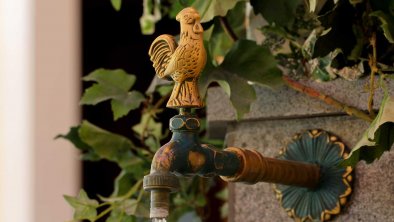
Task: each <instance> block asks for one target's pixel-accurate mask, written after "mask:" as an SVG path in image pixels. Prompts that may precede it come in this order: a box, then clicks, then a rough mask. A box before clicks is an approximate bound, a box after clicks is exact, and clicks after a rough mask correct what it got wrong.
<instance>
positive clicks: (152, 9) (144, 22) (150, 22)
mask: <svg viewBox="0 0 394 222" xmlns="http://www.w3.org/2000/svg"><path fill="white" fill-rule="evenodd" d="M143 7H144V11H143V14H142V16H141V17H140V27H141V32H142V34H144V35H151V34H153V33H154V32H155V24H156V22H158V21H159V20H160V19H161V12H160V4H159V3H157V2H156V3H155V4H153V0H143Z"/></svg>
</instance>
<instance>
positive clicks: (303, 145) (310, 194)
mask: <svg viewBox="0 0 394 222" xmlns="http://www.w3.org/2000/svg"><path fill="white" fill-rule="evenodd" d="M347 155H348V152H347V151H346V150H345V145H344V144H343V143H342V142H340V141H338V138H337V137H336V136H332V135H330V134H328V133H327V132H325V131H321V130H312V131H307V132H305V133H303V134H300V135H297V136H296V137H295V138H294V140H293V141H292V142H291V143H289V144H288V146H287V147H286V149H285V150H284V151H281V156H280V158H281V159H284V160H294V161H303V162H309V163H316V164H318V165H319V166H320V167H321V179H320V182H319V184H318V185H317V187H315V189H307V188H302V187H295V186H285V185H276V186H274V190H275V192H276V196H277V198H278V199H279V201H280V204H281V205H282V207H283V208H285V210H286V211H287V212H288V215H289V216H290V217H293V218H294V219H295V220H296V221H316V220H319V221H327V220H330V219H331V217H333V216H335V215H338V214H339V213H340V212H341V208H342V207H343V206H344V205H345V204H346V203H347V199H348V198H349V195H350V194H351V193H352V187H351V182H352V179H353V175H352V172H353V169H352V168H351V167H346V168H342V167H339V166H338V165H339V163H340V161H342V160H343V159H344V157H346V156H347Z"/></svg>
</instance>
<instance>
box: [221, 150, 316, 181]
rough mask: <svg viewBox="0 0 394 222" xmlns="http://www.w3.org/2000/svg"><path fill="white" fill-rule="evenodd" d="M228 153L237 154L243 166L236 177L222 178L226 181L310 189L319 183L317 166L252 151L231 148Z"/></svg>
mask: <svg viewBox="0 0 394 222" xmlns="http://www.w3.org/2000/svg"><path fill="white" fill-rule="evenodd" d="M226 151H228V152H233V153H235V154H236V155H237V156H238V158H239V159H240V160H241V166H240V168H239V170H238V172H237V173H236V174H235V175H233V176H227V177H225V176H222V177H221V178H222V179H223V180H225V181H228V182H244V183H248V184H254V183H257V182H270V183H278V184H284V185H292V186H301V187H308V188H314V187H316V186H317V184H318V183H319V179H320V167H319V166H318V165H316V164H310V163H303V162H297V161H290V160H280V159H274V158H265V157H263V155H261V154H260V153H259V152H257V151H255V150H250V149H242V148H236V147H229V148H227V149H226Z"/></svg>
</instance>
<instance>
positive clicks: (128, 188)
mask: <svg viewBox="0 0 394 222" xmlns="http://www.w3.org/2000/svg"><path fill="white" fill-rule="evenodd" d="M127 174H128V173H127V172H126V171H122V172H121V173H120V174H119V176H118V177H117V179H116V181H115V183H116V182H117V181H119V180H118V178H120V177H121V178H125V179H124V182H125V183H124V184H123V185H124V187H122V188H121V189H124V190H123V191H120V190H116V188H117V187H115V191H114V192H113V194H112V195H111V197H103V196H100V195H99V198H100V200H101V201H103V202H119V201H123V200H125V199H128V198H130V196H132V195H134V194H136V193H137V191H138V189H140V188H141V184H142V179H139V180H138V181H137V182H135V183H131V181H135V179H134V178H132V177H129V178H127ZM125 176H126V177H125ZM141 178H142V177H141ZM126 179H129V182H127V181H126ZM115 185H116V184H115ZM141 191H142V190H141Z"/></svg>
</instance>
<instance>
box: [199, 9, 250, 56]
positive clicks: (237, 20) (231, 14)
mask: <svg viewBox="0 0 394 222" xmlns="http://www.w3.org/2000/svg"><path fill="white" fill-rule="evenodd" d="M245 10H246V9H245V2H239V3H237V4H236V5H235V7H234V8H233V9H231V10H229V11H228V13H227V15H226V18H227V21H228V23H229V26H230V27H231V28H232V29H233V31H234V33H235V34H236V35H237V37H238V38H240V39H243V38H245V37H246V27H245ZM210 30H211V32H212V33H211V35H210V36H209V38H208V39H205V40H207V41H208V42H209V45H208V50H209V51H210V53H211V56H212V57H213V59H214V60H216V63H217V57H224V56H225V55H226V53H227V52H228V51H229V50H230V49H231V47H232V46H233V44H234V40H232V39H231V38H230V37H229V36H228V34H227V33H226V32H225V31H224V30H223V27H222V26H221V24H220V21H219V20H215V22H214V24H213V26H212V27H211V29H210Z"/></svg>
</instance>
